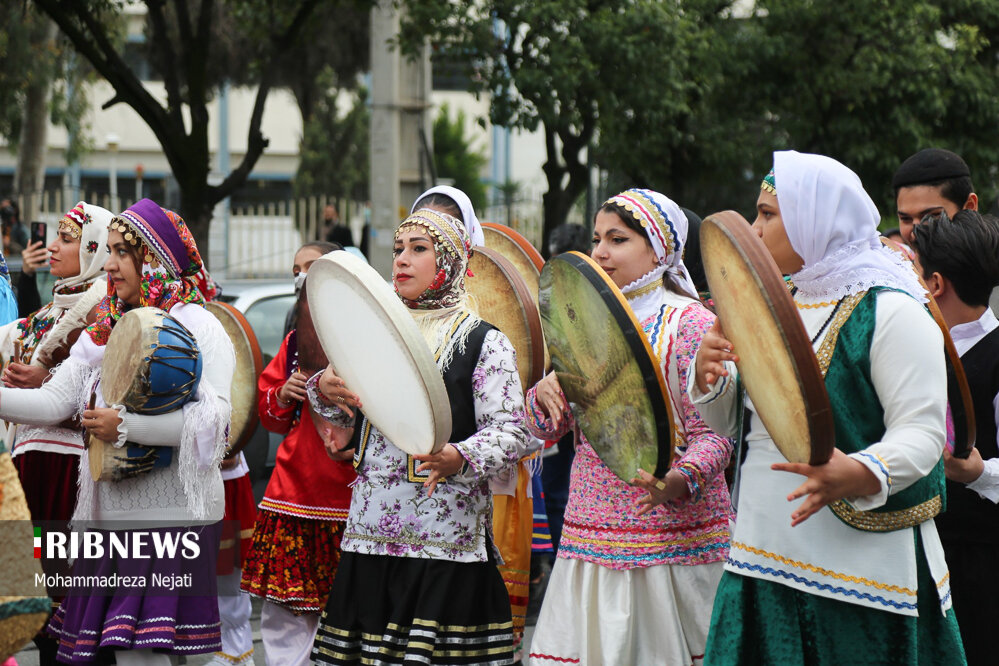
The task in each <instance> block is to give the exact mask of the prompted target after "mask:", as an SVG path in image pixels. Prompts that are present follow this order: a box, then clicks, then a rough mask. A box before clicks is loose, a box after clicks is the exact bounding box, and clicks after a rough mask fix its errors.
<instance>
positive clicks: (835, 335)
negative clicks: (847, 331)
mask: <svg viewBox="0 0 999 666" xmlns="http://www.w3.org/2000/svg"><path fill="white" fill-rule="evenodd" d="M866 293H867V292H866V291H862V292H860V293H859V294H851V295H849V296H847V297H846V298H844V299H843V301H842V305H841V306H840V308H839V312H837V313H836V316H834V317H833V320H832V321H831V322H829V332H828V333H826V337H825V338H824V339H823V340H822V344H821V345H819V350H818V351H817V352H815V358H816V359H817V360H818V362H819V370H821V371H822V378H823V379H825V376H826V373H827V372H829V363H830V362H831V361H832V355H833V350H835V349H836V341H837V340H839V329H841V328H843V324H845V323H846V320H847V319H849V318H850V315H851V314H853V310H854V308H856V307H857V304H858V303H860V299H862V298H863V297H864V295H865V294H866Z"/></svg>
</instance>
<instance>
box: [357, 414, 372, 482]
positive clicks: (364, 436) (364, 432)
mask: <svg viewBox="0 0 999 666" xmlns="http://www.w3.org/2000/svg"><path fill="white" fill-rule="evenodd" d="M369 437H371V421H369V420H368V419H367V418H366V417H365V419H364V427H362V428H361V441H360V442H358V444H357V453H355V454H354V469H357V468H358V467H360V466H361V461H362V460H364V450H365V449H366V448H368V438H369Z"/></svg>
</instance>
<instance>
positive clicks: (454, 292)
mask: <svg viewBox="0 0 999 666" xmlns="http://www.w3.org/2000/svg"><path fill="white" fill-rule="evenodd" d="M414 228H417V229H421V230H423V231H426V232H427V234H428V235H429V236H430V240H431V241H432V242H433V244H434V254H435V255H436V261H437V275H436V276H435V278H434V281H433V282H432V283H431V284H430V286H429V287H428V288H427V290H426V291H425V292H424V293H423V294H422V295H421V296H420V298H418V299H417V300H415V301H410V300H408V299H406V298H403V302H404V303H405V304H406V305H407V306H409V307H411V308H417V309H421V310H430V309H437V308H444V307H451V306H453V305H457V304H458V303H459V302H460V301H461V300H462V298H464V296H465V275H466V274H467V272H468V258H469V255H470V253H471V251H472V243H471V240H470V239H469V236H468V232H467V231H466V230H465V225H464V224H462V222H461V220H459V219H458V218H456V217H453V216H451V215H448V214H447V213H443V212H441V211H436V210H432V209H430V208H421V209H419V210H417V211H416V212H414V213H412V214H411V215H410V216H409V217H407V218H406V219H405V220H403V221H402V224H400V225H399V228H398V229H397V230H396V232H395V237H396V238H398V237H399V234H401V233H403V232H404V231H410V230H412V229H414Z"/></svg>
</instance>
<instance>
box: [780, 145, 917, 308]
mask: <svg viewBox="0 0 999 666" xmlns="http://www.w3.org/2000/svg"><path fill="white" fill-rule="evenodd" d="M774 185H775V188H776V190H777V203H778V205H779V206H780V214H781V218H782V219H783V221H784V228H785V230H786V231H787V237H788V240H790V241H791V247H792V248H794V251H795V252H797V253H798V254H799V255H800V256H801V258H802V259H803V260H804V262H805V263H804V266H802V268H801V270H800V271H798V272H797V273H795V274H793V275H792V276H791V280H792V281H793V282H794V284H795V286H797V287H798V293H799V294H800V295H801V296H802V297H805V298H808V299H818V300H823V301H825V300H839V299H841V298H844V297H846V296H849V295H851V294H857V293H860V292H862V291H866V290H868V289H870V288H871V287H878V286H880V287H890V288H893V289H900V290H901V291H904V292H906V293H908V294H910V295H911V296H912V297H913V298H915V299H916V300H918V301H919V302H921V303H925V302H926V300H927V299H926V292H925V290H924V289H923V287H922V286H921V285H920V284H919V280H918V279H917V277H916V274H915V271H913V270H912V265H911V264H909V262H907V261H906V260H905V259H904V258H903V257H902V255H901V254H899V253H898V252H896V251H894V250H891V249H889V248H887V247H885V246H884V245H883V244H882V243H881V238H880V236H879V234H878V223H879V222H880V220H881V216H880V215H879V214H878V209H877V207H876V206H875V205H874V202H873V201H872V200H871V197H870V196H869V195H868V194H867V192H865V191H864V187H863V185H862V184H861V182H860V178H859V177H858V176H857V174H855V173H854V172H853V171H851V170H850V169H848V168H847V167H845V166H844V165H842V164H840V163H839V162H837V161H836V160H834V159H832V158H830V157H825V156H824V155H810V154H807V153H798V152H796V151H793V150H784V151H778V152H775V153H774Z"/></svg>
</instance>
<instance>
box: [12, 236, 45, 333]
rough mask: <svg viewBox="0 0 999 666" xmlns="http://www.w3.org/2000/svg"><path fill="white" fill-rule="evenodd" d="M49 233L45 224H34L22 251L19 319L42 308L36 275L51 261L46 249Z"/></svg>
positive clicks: (18, 280) (18, 284) (18, 295)
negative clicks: (46, 239)
mask: <svg viewBox="0 0 999 666" xmlns="http://www.w3.org/2000/svg"><path fill="white" fill-rule="evenodd" d="M47 232H48V229H47V225H46V224H45V223H44V222H32V223H31V233H30V235H29V237H28V244H27V245H26V246H25V248H24V249H23V250H21V273H20V275H19V276H18V278H17V316H18V317H28V316H30V315H31V313H32V312H34V311H35V310H38V309H39V308H41V307H42V297H41V294H40V293H39V292H38V281H37V277H36V275H35V273H36V271H37V270H38V269H39V268H41V267H42V266H44V265H45V264H47V263H48V261H49V250H48V248H46V247H45V238H46V235H47Z"/></svg>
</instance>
